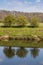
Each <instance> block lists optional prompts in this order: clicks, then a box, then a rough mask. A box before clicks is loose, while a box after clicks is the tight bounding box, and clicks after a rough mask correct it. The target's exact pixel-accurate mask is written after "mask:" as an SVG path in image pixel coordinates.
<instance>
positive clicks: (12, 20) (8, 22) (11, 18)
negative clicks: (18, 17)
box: [4, 14, 15, 27]
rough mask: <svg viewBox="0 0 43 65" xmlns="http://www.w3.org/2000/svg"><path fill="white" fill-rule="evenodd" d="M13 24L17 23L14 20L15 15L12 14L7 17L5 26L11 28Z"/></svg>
mask: <svg viewBox="0 0 43 65" xmlns="http://www.w3.org/2000/svg"><path fill="white" fill-rule="evenodd" d="M12 22H15V18H14V16H13V15H11V14H10V15H8V16H7V17H5V19H4V26H9V27H11V24H12Z"/></svg>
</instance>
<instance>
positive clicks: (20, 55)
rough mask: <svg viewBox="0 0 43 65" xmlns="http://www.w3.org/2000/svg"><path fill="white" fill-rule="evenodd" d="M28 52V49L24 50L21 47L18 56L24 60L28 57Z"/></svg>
mask: <svg viewBox="0 0 43 65" xmlns="http://www.w3.org/2000/svg"><path fill="white" fill-rule="evenodd" d="M27 53H28V51H27V50H26V49H24V48H23V47H21V48H20V49H18V50H17V52H16V55H17V56H18V57H20V58H24V57H26V55H27Z"/></svg>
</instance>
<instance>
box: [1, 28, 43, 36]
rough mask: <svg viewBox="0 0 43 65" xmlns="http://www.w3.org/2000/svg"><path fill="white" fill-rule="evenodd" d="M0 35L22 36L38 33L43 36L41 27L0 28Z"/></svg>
mask: <svg viewBox="0 0 43 65" xmlns="http://www.w3.org/2000/svg"><path fill="white" fill-rule="evenodd" d="M0 35H9V36H18V37H19V36H24V35H27V36H28V35H30V36H31V35H39V36H41V37H43V28H27V27H24V28H0Z"/></svg>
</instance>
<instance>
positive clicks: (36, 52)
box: [30, 48, 39, 58]
mask: <svg viewBox="0 0 43 65" xmlns="http://www.w3.org/2000/svg"><path fill="white" fill-rule="evenodd" d="M30 51H31V55H32V56H33V58H36V57H37V56H38V55H39V49H38V48H32V49H31V50H30Z"/></svg>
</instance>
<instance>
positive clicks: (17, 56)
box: [0, 47, 43, 65]
mask: <svg viewBox="0 0 43 65" xmlns="http://www.w3.org/2000/svg"><path fill="white" fill-rule="evenodd" d="M0 65H43V48H23V47H0Z"/></svg>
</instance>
